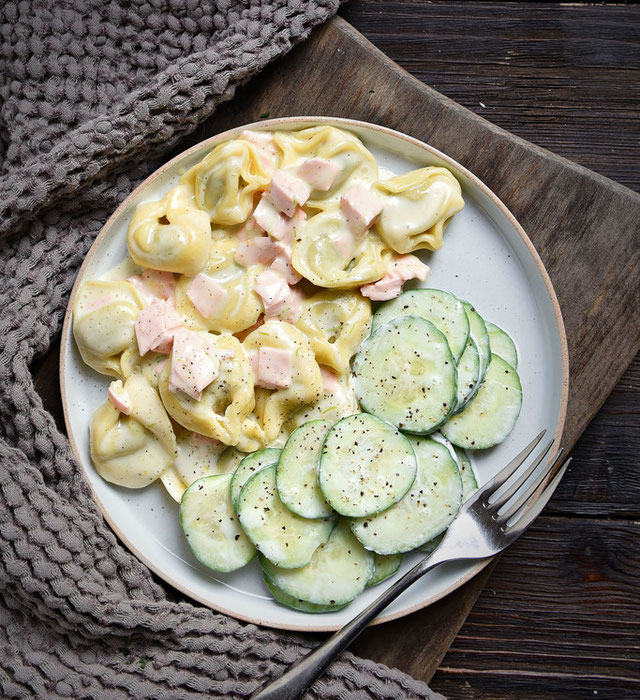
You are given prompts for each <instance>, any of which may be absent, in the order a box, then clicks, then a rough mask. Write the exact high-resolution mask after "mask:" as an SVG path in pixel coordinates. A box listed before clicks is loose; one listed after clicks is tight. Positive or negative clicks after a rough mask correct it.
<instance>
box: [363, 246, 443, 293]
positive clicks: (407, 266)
mask: <svg viewBox="0 0 640 700" xmlns="http://www.w3.org/2000/svg"><path fill="white" fill-rule="evenodd" d="M428 274H429V268H428V266H427V265H425V264H424V263H423V262H422V261H421V260H419V259H418V258H416V256H415V255H401V256H399V257H398V258H397V259H396V260H395V262H394V263H393V265H392V266H391V268H390V270H389V271H388V272H387V273H386V274H385V275H384V276H383V277H381V278H380V279H379V280H378V281H377V282H372V283H371V284H364V285H362V287H360V293H361V294H362V296H365V297H369V299H371V300H372V301H388V300H389V299H395V298H396V297H397V296H398V295H399V294H400V292H401V291H402V285H403V284H404V283H405V282H406V281H407V280H412V279H419V280H422V281H423V282H424V280H426V279H427V275H428Z"/></svg>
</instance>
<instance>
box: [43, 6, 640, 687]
mask: <svg viewBox="0 0 640 700" xmlns="http://www.w3.org/2000/svg"><path fill="white" fill-rule="evenodd" d="M296 115H330V116H336V117H349V118H352V119H362V120H365V121H369V122H374V123H377V124H381V125H384V126H387V127H391V128H393V129H397V130H399V131H402V132H404V133H407V134H409V135H411V136H414V137H416V138H418V139H420V140H422V141H425V142H427V143H429V144H430V145H432V146H434V147H435V148H438V149H440V150H441V151H443V152H445V153H446V154H448V155H449V156H451V157H453V158H454V159H456V160H457V161H459V162H460V163H461V164H462V165H464V166H465V167H467V168H468V169H469V170H471V171H472V172H473V173H475V174H476V175H477V176H478V177H480V178H481V179H482V180H483V181H484V182H485V183H487V184H488V185H489V187H491V188H492V189H493V190H494V192H496V193H497V195H498V196H499V197H500V198H501V199H502V200H503V201H504V202H505V203H506V205H507V206H508V207H509V208H510V209H511V211H512V212H513V213H514V214H515V216H516V218H518V220H519V221H520V223H521V224H522V225H523V227H524V229H525V231H526V232H527V233H528V235H529V237H530V238H531V240H532V241H533V243H534V245H535V246H536V248H537V249H538V252H539V253H540V256H541V257H542V260H543V262H544V264H545V266H546V268H547V270H548V272H549V274H550V276H551V280H552V282H553V284H554V287H555V290H556V293H557V295H558V299H559V302H560V306H561V309H562V313H563V316H564V321H565V326H566V331H567V338H568V343H569V366H570V391H569V405H568V413H567V423H566V429H565V435H564V440H563V444H564V445H565V447H566V448H567V449H569V448H571V446H573V444H574V443H575V442H576V440H577V439H578V437H579V436H580V434H581V433H582V431H583V430H584V428H585V427H586V426H587V424H588V423H589V421H590V420H591V418H592V417H593V416H594V414H595V413H596V411H597V410H598V409H599V407H600V406H601V404H602V403H603V401H604V400H605V398H606V397H607V395H608V394H609V392H610V391H611V390H612V389H613V387H614V385H615V384H616V382H617V380H618V378H619V377H620V375H621V374H622V372H623V371H624V370H625V369H626V367H627V366H628V365H629V363H630V362H631V360H632V358H633V357H634V355H635V354H636V352H637V351H638V349H639V348H640V233H639V232H638V225H637V222H638V221H640V196H638V195H636V194H635V193H633V192H632V191H631V190H628V189H626V188H624V187H622V186H621V185H618V184H617V183H615V182H613V181H611V180H608V179H606V178H604V177H602V176H600V175H597V174H596V173H593V172H591V171H589V170H586V169H585V168H582V167H581V166H578V165H576V164H574V163H571V162H569V161H567V160H564V159H563V158H560V157H558V156H556V155H554V154H552V153H550V152H548V151H545V150H544V149H542V148H539V147H537V146H534V145H532V144H530V143H528V142H526V141H524V140H522V139H520V138H518V137H516V136H513V135H511V134H509V133H508V132H506V131H504V130H502V129H500V128H498V127H496V126H494V125H493V124H491V123H489V122H487V121H485V120H484V119H482V118H481V117H479V116H477V115H476V114H474V113H472V112H470V111H469V110H467V109H465V108H463V107H461V106H460V105H458V104H456V103H455V102H453V101H451V100H449V99H448V98H446V97H444V96H443V95H441V94H440V93H438V92H436V91H434V90H432V89H430V88H429V87H427V86H425V85H424V84H422V83H420V82H419V81H418V80H416V79H415V78H413V77H412V76H410V75H409V74H408V73H406V72H405V71H404V70H403V69H401V68H400V67H399V66H398V65H396V64H395V63H393V61H391V60H390V59H388V58H387V57H386V56H385V55H384V54H382V53H381V52H380V51H378V50H377V49H376V48H375V47H374V46H373V45H372V44H371V43H370V42H368V41H367V40H366V39H365V38H364V37H363V36H362V35H361V34H360V33H359V32H357V31H356V30H355V29H353V28H352V27H351V26H350V25H349V24H348V23H347V22H345V21H344V20H342V19H340V18H335V19H333V20H332V21H331V22H329V23H328V24H327V25H325V26H324V27H322V28H321V29H319V30H318V31H317V32H316V33H314V35H313V36H312V37H311V39H309V40H308V41H307V42H305V43H304V44H303V45H301V46H299V47H298V48H296V49H295V50H294V51H293V52H292V53H291V54H289V55H288V56H287V57H285V58H284V59H282V60H280V61H278V62H277V63H275V64H274V65H273V66H271V67H270V68H269V69H268V70H266V71H265V72H263V73H262V74H261V75H260V76H258V77H257V78H256V79H254V80H252V81H251V82H250V83H249V84H247V85H246V86H244V87H243V88H242V89H240V90H239V91H238V93H237V95H236V97H235V98H234V99H233V100H232V101H231V102H229V103H227V104H224V105H222V106H221V107H220V108H219V109H218V112H217V114H216V115H215V116H214V117H213V118H211V119H210V120H209V121H207V122H206V123H204V124H203V125H202V126H201V127H200V128H199V129H198V130H197V131H196V132H195V133H194V134H192V135H191V136H190V137H189V138H188V139H186V140H185V141H184V142H183V143H181V144H180V146H179V147H178V148H177V149H176V152H180V151H182V150H184V148H186V147H187V146H189V145H191V144H193V143H196V142H198V141H201V140H202V139H204V138H207V137H209V136H212V135H213V134H216V133H218V132H220V131H223V130H225V129H229V128H231V127H234V126H237V125H239V124H244V123H248V122H253V121H257V120H259V119H260V118H267V117H280V116H296ZM36 384H37V386H38V388H39V390H40V391H41V393H42V396H43V400H44V401H45V405H46V407H47V408H48V409H49V410H51V411H52V412H53V413H54V414H55V415H56V416H58V417H59V416H60V414H61V409H60V397H59V389H58V385H57V353H55V352H52V353H51V354H50V356H49V357H48V358H47V359H46V360H45V362H44V363H42V365H41V366H40V367H39V369H38V370H37V373H36ZM59 425H62V421H60V422H59ZM492 568H493V567H492V566H490V567H487V568H486V569H485V570H484V571H483V572H482V573H481V574H479V575H478V576H477V577H476V578H475V579H473V580H472V581H470V582H469V583H467V584H466V585H465V586H463V587H462V588H460V589H458V590H457V591H455V592H454V593H452V594H451V595H449V596H448V597H447V598H445V599H443V600H441V601H439V602H437V603H435V604H434V605H432V606H430V607H429V608H427V609H425V610H422V611H419V612H417V613H414V614H412V615H410V616H409V617H406V618H403V619H401V620H396V621H394V622H390V623H387V624H385V625H382V626H378V627H374V628H371V629H369V630H367V631H366V632H365V633H364V634H363V636H362V637H361V638H360V640H358V642H357V644H356V645H355V647H354V651H356V652H357V653H359V654H361V655H362V656H365V657H368V658H371V659H374V660H377V661H382V662H384V663H386V664H387V665H389V666H395V667H397V668H400V669H402V670H405V671H407V672H409V673H411V674H412V675H413V676H415V677H417V678H421V679H423V680H427V681H428V680H429V679H430V678H431V676H432V675H433V673H434V672H435V670H436V668H437V667H438V665H439V663H440V661H441V659H442V657H443V656H444V654H445V653H446V651H447V649H448V648H449V646H450V644H451V642H452V640H453V639H454V637H455V635H456V634H457V632H458V630H459V629H460V627H461V625H462V623H463V622H464V620H465V618H466V616H467V614H468V613H469V610H470V609H471V607H472V605H473V603H474V602H475V600H476V598H477V596H478V594H479V593H480V591H481V590H482V588H483V586H484V584H485V582H486V580H487V578H488V577H489V574H490V573H491V570H492ZM390 640H393V641H392V643H390Z"/></svg>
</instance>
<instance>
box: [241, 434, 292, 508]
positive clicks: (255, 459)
mask: <svg viewBox="0 0 640 700" xmlns="http://www.w3.org/2000/svg"><path fill="white" fill-rule="evenodd" d="M279 458H280V450H278V449H275V448H272V447H269V448H267V449H266V450H259V451H258V452H252V453H251V454H250V455H247V456H246V457H244V458H243V459H242V460H241V461H240V464H238V466H237V467H236V470H235V472H234V473H233V478H232V479H231V504H232V505H233V509H234V510H237V509H238V499H239V498H240V492H241V491H242V487H243V486H244V485H245V484H246V483H247V481H248V480H249V479H250V478H251V477H252V476H253V475H254V474H255V473H257V472H259V471H260V470H261V469H265V468H266V467H271V466H273V465H274V464H277V463H278V459H279Z"/></svg>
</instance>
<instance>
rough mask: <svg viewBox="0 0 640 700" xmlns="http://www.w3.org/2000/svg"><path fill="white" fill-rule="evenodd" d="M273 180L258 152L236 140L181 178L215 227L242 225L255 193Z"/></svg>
mask: <svg viewBox="0 0 640 700" xmlns="http://www.w3.org/2000/svg"><path fill="white" fill-rule="evenodd" d="M270 179H271V172H270V168H269V167H267V164H266V163H265V162H264V161H263V158H262V156H261V154H260V153H259V151H258V149H257V148H256V147H255V146H254V145H253V144H251V143H249V142H248V141H244V140H242V139H236V140H234V141H227V142H225V143H221V144H219V145H218V146H216V147H215V148H214V149H213V150H212V151H211V153H209V154H208V155H207V156H206V157H205V158H204V160H202V161H201V162H200V163H197V164H196V165H194V166H193V167H192V168H190V169H189V170H187V172H186V173H185V174H184V175H183V176H182V177H181V178H180V183H181V184H182V185H185V186H186V187H188V188H189V189H190V190H191V191H192V192H193V196H194V198H195V201H196V203H197V204H198V206H199V207H200V209H202V210H204V211H205V212H206V213H207V214H208V216H209V217H210V219H211V222H212V223H214V224H221V225H225V226H229V225H233V224H241V223H242V222H243V221H246V220H247V219H248V218H249V214H251V212H252V211H253V206H254V201H253V200H254V194H256V193H257V192H258V191H259V190H264V189H266V187H267V186H268V184H269V181H270Z"/></svg>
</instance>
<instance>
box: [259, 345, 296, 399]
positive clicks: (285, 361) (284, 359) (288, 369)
mask: <svg viewBox="0 0 640 700" xmlns="http://www.w3.org/2000/svg"><path fill="white" fill-rule="evenodd" d="M292 371H293V353H292V352H291V350H282V349H280V348H271V347H268V346H267V347H262V348H260V350H258V381H257V383H258V384H259V385H260V386H262V387H264V388H265V389H286V388H287V387H288V386H289V385H290V384H291V375H292Z"/></svg>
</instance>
